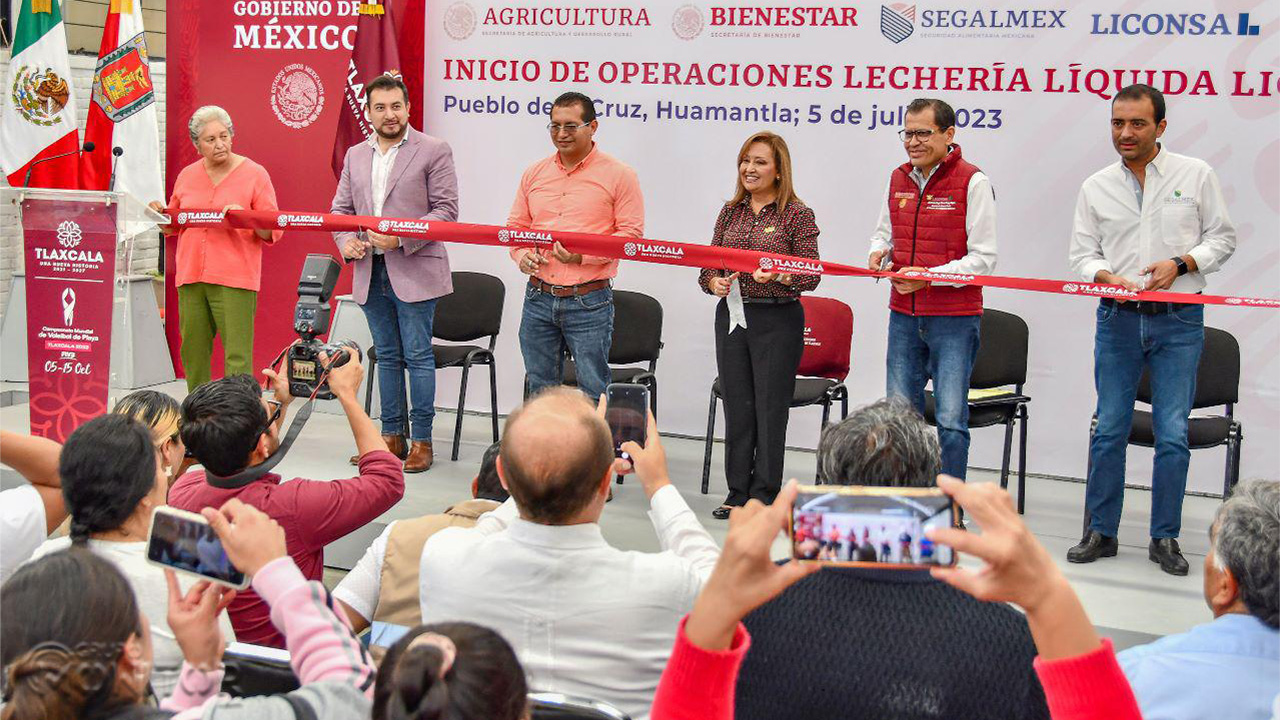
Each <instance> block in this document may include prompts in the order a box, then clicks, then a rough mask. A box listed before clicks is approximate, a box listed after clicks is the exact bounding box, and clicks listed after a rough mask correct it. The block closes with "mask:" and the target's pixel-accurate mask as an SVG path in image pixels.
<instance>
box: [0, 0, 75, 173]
mask: <svg viewBox="0 0 1280 720" xmlns="http://www.w3.org/2000/svg"><path fill="white" fill-rule="evenodd" d="M0 1H2V0H0ZM76 120H77V119H76V105H75V102H74V101H73V99H72V89H71V66H70V63H69V61H68V59H67V36H66V32H65V30H64V29H63V25H62V10H61V8H59V6H58V0H22V4H21V6H19V8H18V26H17V28H16V29H15V32H14V34H13V50H12V57H11V59H10V61H9V72H8V73H7V76H6V77H5V79H4V86H3V87H0V138H3V140H0V169H3V170H4V174H5V175H6V176H7V177H8V179H9V184H10V185H12V186H14V187H21V186H22V184H23V181H24V180H25V179H26V175H27V169H28V168H29V167H31V163H32V162H34V161H36V160H39V159H41V158H47V157H53V156H54V155H61V154H62V153H74V152H75V151H76V149H77V148H79V147H80V131H79V130H77V129H76V128H77V127H78V124H77V122H76ZM79 162H80V160H79V158H78V157H77V156H76V155H74V154H73V155H68V156H67V157H65V158H60V159H58V160H50V161H48V162H43V163H40V164H39V165H37V166H35V168H33V169H32V172H31V181H30V183H29V185H30V186H31V187H46V188H71V189H74V188H77V187H79V186H80V184H79V182H80V181H79V172H78V170H77V166H78V164H79Z"/></svg>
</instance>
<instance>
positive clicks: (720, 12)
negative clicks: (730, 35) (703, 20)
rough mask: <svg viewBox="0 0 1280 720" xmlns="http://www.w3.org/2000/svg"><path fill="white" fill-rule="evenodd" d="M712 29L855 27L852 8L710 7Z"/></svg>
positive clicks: (854, 15) (856, 18)
mask: <svg viewBox="0 0 1280 720" xmlns="http://www.w3.org/2000/svg"><path fill="white" fill-rule="evenodd" d="M710 24H711V26H712V27H782V28H786V27H857V25H858V9H857V8H854V7H803V6H802V7H792V6H790V5H781V6H775V7H712V8H711V23H710Z"/></svg>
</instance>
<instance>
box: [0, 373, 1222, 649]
mask: <svg viewBox="0 0 1280 720" xmlns="http://www.w3.org/2000/svg"><path fill="white" fill-rule="evenodd" d="M25 389H26V388H25V386H23V385H20V384H13V383H0V393H3V394H4V397H5V399H6V400H7V401H10V402H11V404H8V405H6V406H4V407H0V427H2V428H4V429H6V430H11V431H14V432H27V431H28V415H27V405H26V404H25V393H24V391H25ZM156 389H160V390H164V391H166V392H169V393H170V394H172V395H174V397H178V398H181V397H182V396H183V395H184V394H185V389H186V386H185V384H184V383H182V382H174V383H168V384H165V385H160V386H157V387H156ZM454 417H455V416H454V414H453V413H452V412H450V411H443V410H442V411H440V412H439V413H438V414H437V416H436V423H435V451H436V461H435V465H434V467H432V469H431V470H430V471H428V472H426V473H421V474H417V475H409V476H406V481H407V482H406V490H405V497H404V499H403V500H402V501H401V502H400V503H399V504H398V505H396V507H394V508H392V509H391V510H390V511H388V512H387V513H386V514H384V515H383V516H382V517H381V518H379V521H380V523H387V522H391V521H392V520H396V519H398V518H404V517H412V516H416V515H420V514H424V513H432V512H439V511H441V510H443V509H444V508H445V507H447V506H449V505H450V504H452V503H455V502H458V501H460V500H463V499H465V498H467V497H469V496H470V491H471V490H470V489H471V479H472V478H473V477H474V476H475V472H476V469H477V468H478V467H479V464H480V457H481V455H482V453H483V452H484V450H485V448H486V447H487V446H488V444H489V442H490V435H489V433H490V430H489V423H488V418H487V416H481V415H476V416H471V415H468V417H467V418H466V421H465V423H464V434H463V442H462V449H461V453H460V456H459V459H458V461H457V462H450V461H449V459H448V458H449V452H450V444H451V442H452V433H453V421H454ZM659 426H660V427H661V422H659ZM663 442H664V445H665V446H666V450H667V457H668V460H669V462H670V467H671V473H672V481H673V482H674V483H675V484H676V486H677V487H678V488H679V489H680V491H681V493H683V495H684V497H685V499H686V500H687V501H688V502H689V505H690V506H691V507H692V508H693V510H694V511H695V512H696V513H697V515H698V517H699V519H701V520H702V521H703V523H704V524H705V525H706V527H707V528H708V529H709V530H710V532H711V534H712V535H713V536H715V537H716V539H717V540H723V537H724V535H725V533H726V531H727V529H728V523H727V522H724V521H719V520H715V519H714V518H712V517H711V511H712V509H714V508H715V507H716V506H718V505H719V504H720V502H721V501H722V500H723V499H724V492H725V483H724V476H723V460H722V455H721V451H722V450H723V445H721V444H719V443H717V444H716V448H715V455H714V458H713V464H712V474H711V488H712V492H711V494H709V495H702V494H701V493H700V492H699V489H700V488H699V486H700V483H701V473H702V454H703V442H702V440H701V439H690V438H679V437H664V439H663ZM354 449H355V445H354V443H353V442H352V441H351V436H350V431H349V429H348V426H347V422H346V419H345V418H344V417H343V416H340V415H329V414H324V413H315V414H313V415H312V416H311V420H310V422H309V423H308V425H307V427H306V429H305V430H304V431H303V433H302V435H301V436H300V437H299V439H298V442H297V444H296V445H295V446H294V450H293V452H292V453H291V454H290V456H289V457H287V458H286V459H285V460H284V461H283V462H282V463H281V464H280V466H279V468H277V471H278V472H280V473H281V474H282V475H284V477H286V478H289V477H309V478H313V479H317V480H323V479H332V478H338V477H344V476H349V473H350V472H351V471H352V467H351V466H350V465H348V464H347V458H348V457H349V456H350V455H351V453H352V452H353V451H354ZM1030 463H1031V464H1032V466H1033V467H1034V463H1035V458H1034V457H1032V458H1030ZM786 468H787V474H788V477H797V478H799V479H801V481H802V482H805V481H810V480H811V479H812V478H813V473H814V469H815V460H814V454H813V453H812V452H804V451H791V452H788V454H787V462H786ZM969 479H970V481H991V482H997V481H998V480H999V476H998V473H997V472H995V471H987V470H976V469H975V470H971V472H970V478H969ZM4 480H5V482H4V484H5V486H9V485H10V484H11V483H12V482H13V478H12V477H11V473H6V477H5V478H4ZM1014 481H1015V482H1016V478H1015V479H1014ZM1084 489H1085V486H1084V484H1083V483H1081V482H1071V481H1066V480H1061V479H1050V478H1042V477H1034V476H1031V477H1028V479H1027V514H1026V518H1027V522H1028V523H1029V524H1030V526H1031V529H1032V530H1033V531H1034V532H1035V533H1036V535H1037V536H1038V537H1039V538H1040V540H1041V541H1042V542H1043V543H1044V544H1045V545H1046V546H1047V547H1048V548H1049V550H1050V552H1051V553H1052V555H1053V557H1054V559H1055V560H1056V561H1057V562H1058V563H1059V565H1060V566H1061V567H1062V568H1063V570H1064V571H1065V572H1066V575H1067V577H1068V578H1069V579H1070V580H1071V584H1072V585H1073V586H1074V587H1075V589H1076V591H1077V592H1078V593H1079V594H1080V596H1081V598H1082V599H1083V601H1084V604H1085V608H1086V609H1087V610H1088V612H1089V617H1090V618H1092V620H1093V622H1094V623H1096V624H1097V625H1098V627H1099V629H1100V630H1101V631H1102V632H1103V633H1104V634H1105V635H1107V636H1110V637H1111V638H1112V639H1113V641H1114V642H1115V643H1116V646H1117V647H1118V648H1123V647H1129V646H1131V645H1134V644H1139V643H1144V642H1148V641H1150V640H1152V639H1154V637H1156V636H1160V635H1166V634H1170V633H1177V632H1182V631H1184V630H1187V629H1189V628H1190V627H1192V626H1193V625H1196V624H1199V623H1203V622H1208V621H1209V620H1210V619H1212V618H1211V616H1210V614H1209V610H1208V609H1207V608H1206V607H1205V604H1204V600H1203V599H1202V596H1201V584H1202V581H1203V570H1202V563H1203V561H1204V556H1205V553H1206V552H1207V550H1208V545H1209V543H1208V528H1209V524H1210V522H1211V521H1212V519H1213V513H1214V512H1215V510H1216V509H1217V507H1218V505H1219V503H1220V502H1221V501H1220V500H1218V499H1216V498H1205V497H1195V496H1189V497H1187V499H1186V503H1185V506H1184V513H1183V527H1182V537H1181V539H1180V543H1181V545H1182V549H1183V552H1184V554H1185V555H1186V557H1187V561H1188V562H1189V563H1190V564H1191V573H1190V574H1189V575H1188V576H1187V577H1181V578H1178V577H1173V576H1170V575H1166V574H1165V573H1163V572H1161V571H1160V568H1159V567H1158V566H1157V565H1156V564H1155V563H1152V562H1151V561H1150V560H1148V559H1147V542H1148V540H1149V538H1148V536H1147V523H1148V520H1149V518H1150V503H1151V495H1150V493H1148V492H1145V491H1141V490H1127V491H1126V492H1125V514H1124V520H1123V523H1122V526H1121V529H1120V543H1121V547H1120V554H1119V556H1118V557H1115V558H1109V559H1104V560H1100V561H1098V562H1096V563H1093V564H1089V565H1072V564H1070V563H1068V562H1067V561H1066V551H1067V548H1068V547H1070V546H1071V545H1073V544H1074V543H1075V542H1077V541H1078V540H1079V537H1080V528H1081V518H1082V507H1083V503H1084ZM646 511H647V503H646V501H645V497H644V492H643V490H641V488H640V486H639V484H638V482H637V481H635V480H634V479H631V480H628V481H627V482H626V483H625V484H623V485H621V486H615V491H614V500H613V502H611V503H610V504H609V505H608V507H607V509H606V511H605V514H604V518H603V521H602V527H603V531H604V535H605V537H606V538H607V539H608V540H609V542H611V543H613V544H614V545H615V546H617V547H620V548H626V549H635V550H644V551H657V550H658V542H657V538H656V537H655V535H654V532H653V528H652V525H650V523H649V519H648V516H647V515H646ZM380 529H381V525H376V526H372V527H368V528H366V529H365V530H363V531H358V532H357V533H353V534H352V535H350V536H348V537H347V538H344V539H343V540H340V541H338V542H337V543H334V544H333V545H331V546H330V547H329V550H328V552H327V554H326V564H327V565H329V566H330V567H331V569H330V571H329V572H327V573H326V582H327V583H330V584H332V583H334V582H336V581H337V580H338V579H339V578H340V577H341V576H342V574H343V573H344V572H345V568H349V567H350V566H351V564H352V563H354V562H355V560H356V559H358V558H359V556H360V554H361V553H362V552H363V550H364V548H365V547H366V546H367V545H368V543H369V541H370V540H372V538H373V537H374V536H376V535H377V533H378V532H379V531H380ZM774 552H775V555H776V556H777V557H783V556H784V555H785V554H786V552H787V548H786V543H785V542H782V541H779V542H778V543H776V544H775V545H774Z"/></svg>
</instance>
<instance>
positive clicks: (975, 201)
mask: <svg viewBox="0 0 1280 720" xmlns="http://www.w3.org/2000/svg"><path fill="white" fill-rule="evenodd" d="M955 125H956V113H955V111H954V110H953V109H952V108H951V106H950V105H948V104H947V103H945V102H943V101H942V100H937V99H933V98H921V99H918V100H914V101H912V102H911V104H910V105H908V106H907V113H906V118H905V120H904V121H903V129H902V130H900V131H899V132H898V136H899V137H900V138H901V139H902V142H903V146H904V149H905V150H906V152H907V160H908V162H906V163H904V164H903V165H901V166H900V167H898V168H896V169H895V170H894V171H893V173H892V174H891V175H890V176H889V186H888V187H887V188H886V189H885V197H884V202H882V203H881V204H880V220H879V223H878V225H877V226H876V231H875V234H873V235H872V236H871V256H870V260H869V262H868V265H869V266H870V268H871V269H872V270H894V271H896V272H907V271H911V270H929V271H932V272H939V273H954V274H956V275H957V276H958V277H957V281H956V282H955V283H951V282H937V281H934V282H930V281H928V280H910V279H898V278H894V279H893V281H892V285H893V291H892V292H891V293H890V295H889V309H890V311H891V312H890V313H889V347H888V353H887V357H886V363H885V364H886V377H885V385H886V389H887V391H886V393H885V394H886V395H889V396H890V397H892V396H895V395H896V396H900V397H904V398H906V399H907V400H908V401H910V403H911V404H912V405H913V406H914V407H915V409H916V410H917V411H918V412H919V413H920V414H921V415H923V414H924V411H925V395H924V386H925V383H927V382H928V381H929V380H930V379H932V380H933V395H934V401H935V408H936V410H935V413H934V419H935V424H936V425H937V426H938V442H939V443H941V445H942V472H944V473H946V474H948V475H951V476H952V477H957V478H960V479H961V480H963V479H964V477H965V474H966V468H967V466H968V464H969V375H970V374H971V373H972V372H973V361H974V359H975V358H977V356H978V335H979V328H980V325H981V321H982V288H981V287H980V286H978V285H965V284H964V276H966V275H989V274H991V272H992V271H993V270H995V267H996V198H995V193H994V191H992V189H991V181H990V180H988V179H987V176H986V175H985V174H983V172H982V171H981V170H979V169H978V168H977V167H976V166H975V165H973V164H971V163H969V162H968V161H966V160H965V159H964V158H963V156H962V154H961V151H960V146H959V145H956V144H954V143H952V142H951V141H952V140H953V139H954V138H955V134H956V127H955Z"/></svg>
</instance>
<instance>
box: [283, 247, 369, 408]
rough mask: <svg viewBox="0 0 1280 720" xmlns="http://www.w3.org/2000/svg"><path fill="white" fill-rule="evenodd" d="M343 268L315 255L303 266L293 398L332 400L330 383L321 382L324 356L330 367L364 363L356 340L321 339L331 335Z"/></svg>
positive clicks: (292, 359) (292, 357)
mask: <svg viewBox="0 0 1280 720" xmlns="http://www.w3.org/2000/svg"><path fill="white" fill-rule="evenodd" d="M341 271H342V266H341V265H339V264H338V262H337V261H336V260H334V259H333V258H332V257H330V256H328V255H322V254H318V253H313V254H310V255H307V259H306V261H304V262H303V263H302V277H301V278H300V279H299V280H298V304H297V306H296V307H294V310H293V330H294V332H296V333H298V338H299V342H296V343H294V344H293V345H290V346H289V354H288V359H287V360H286V364H285V368H286V371H287V373H288V377H289V394H290V395H292V396H294V397H300V398H307V397H311V396H312V394H314V395H315V398H316V399H317V400H332V399H333V397H334V395H333V392H332V391H331V390H329V383H328V382H319V378H320V377H321V376H322V375H323V374H324V370H325V365H324V364H323V363H322V362H321V361H320V353H322V352H323V353H325V354H326V355H328V356H329V363H330V367H338V366H340V365H345V364H346V363H347V362H349V361H350V360H351V359H352V358H355V361H356V362H361V359H362V356H361V353H360V346H359V345H357V344H356V342H355V341H354V340H339V341H338V342H335V343H326V342H322V341H320V340H318V339H317V338H318V337H319V336H321V335H323V334H325V333H327V332H328V331H329V320H330V318H331V316H332V308H330V306H329V297H330V296H332V295H333V288H334V286H335V285H337V284H338V274H339V273H340V272H341Z"/></svg>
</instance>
